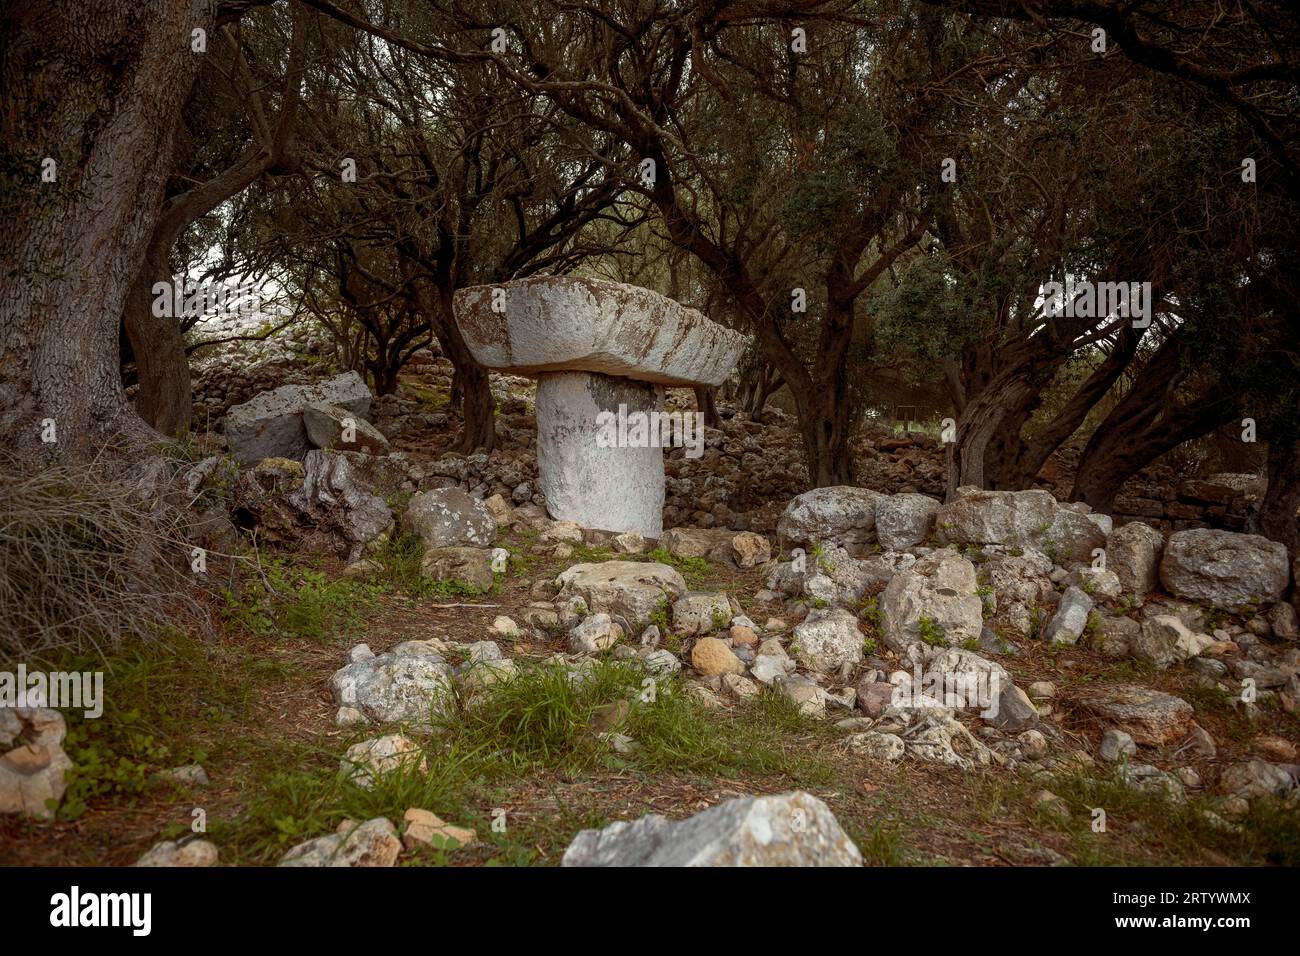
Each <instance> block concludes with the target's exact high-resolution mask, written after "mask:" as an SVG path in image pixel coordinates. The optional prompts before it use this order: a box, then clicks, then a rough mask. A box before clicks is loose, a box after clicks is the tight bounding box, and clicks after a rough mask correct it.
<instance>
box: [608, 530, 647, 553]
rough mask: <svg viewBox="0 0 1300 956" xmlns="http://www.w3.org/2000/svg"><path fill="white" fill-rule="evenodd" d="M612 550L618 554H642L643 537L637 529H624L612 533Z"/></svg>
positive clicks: (644, 544)
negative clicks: (619, 532)
mask: <svg viewBox="0 0 1300 956" xmlns="http://www.w3.org/2000/svg"><path fill="white" fill-rule="evenodd" d="M613 544H614V551H615V552H616V553H618V554H642V553H644V552H645V550H646V541H645V537H644V536H642V535H641V534H640V533H639V532H637V531H624V532H623V533H622V534H616V535H614V540H613Z"/></svg>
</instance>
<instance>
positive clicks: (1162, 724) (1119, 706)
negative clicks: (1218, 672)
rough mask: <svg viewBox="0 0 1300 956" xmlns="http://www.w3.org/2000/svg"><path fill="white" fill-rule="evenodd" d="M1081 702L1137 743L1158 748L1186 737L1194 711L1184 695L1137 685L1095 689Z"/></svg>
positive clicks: (1116, 685) (1119, 685)
mask: <svg viewBox="0 0 1300 956" xmlns="http://www.w3.org/2000/svg"><path fill="white" fill-rule="evenodd" d="M1079 703H1080V704H1081V705H1082V706H1083V707H1084V708H1085V709H1086V710H1089V711H1091V712H1092V713H1094V714H1095V715H1097V716H1098V717H1100V718H1101V719H1102V720H1105V721H1108V722H1110V723H1113V724H1116V725H1117V726H1118V727H1121V728H1123V729H1124V730H1126V731H1128V733H1129V734H1130V735H1131V736H1132V738H1133V739H1134V740H1135V741H1136V742H1137V743H1140V744H1147V745H1150V746H1156V747H1159V746H1163V745H1164V744H1170V743H1174V742H1175V741H1177V740H1181V739H1183V738H1184V737H1185V736H1186V735H1187V733H1188V731H1189V730H1190V729H1191V726H1192V718H1193V716H1194V713H1195V712H1194V711H1193V709H1192V705H1191V704H1189V703H1187V701H1185V700H1183V699H1182V698H1181V697H1175V696H1173V695H1172V694H1165V693H1162V692H1161V691H1158V690H1152V689H1151V688H1149V687H1141V686H1138V685H1137V684H1114V685H1112V686H1110V687H1101V688H1095V689H1093V690H1091V691H1090V692H1089V693H1088V696H1087V697H1083V698H1081V699H1080V701H1079Z"/></svg>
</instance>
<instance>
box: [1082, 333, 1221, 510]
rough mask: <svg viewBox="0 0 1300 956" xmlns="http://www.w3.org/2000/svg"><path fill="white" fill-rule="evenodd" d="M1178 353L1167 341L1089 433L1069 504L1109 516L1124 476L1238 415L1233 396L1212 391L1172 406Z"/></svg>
mask: <svg viewBox="0 0 1300 956" xmlns="http://www.w3.org/2000/svg"><path fill="white" fill-rule="evenodd" d="M1178 351H1179V350H1178V349H1177V348H1176V347H1172V346H1171V345H1170V344H1169V343H1166V345H1165V346H1162V348H1161V350H1160V353H1159V354H1157V356H1156V357H1155V358H1153V359H1152V360H1151V362H1149V363H1148V364H1147V367H1146V368H1145V369H1143V372H1142V374H1141V376H1140V377H1139V378H1138V381H1137V382H1135V383H1134V385H1133V388H1131V389H1129V391H1128V394H1126V395H1125V396H1124V398H1123V399H1122V400H1121V401H1120V403H1119V404H1118V405H1116V406H1115V408H1114V409H1112V410H1111V413H1110V414H1109V415H1107V416H1106V419H1105V420H1104V421H1103V422H1102V423H1101V424H1100V425H1099V426H1098V427H1097V430H1096V431H1095V432H1093V435H1092V438H1091V439H1090V440H1089V441H1088V444H1087V447H1085V448H1084V450H1083V457H1082V458H1081V459H1080V461H1079V468H1078V471H1076V472H1075V477H1074V491H1073V495H1072V500H1074V501H1084V502H1087V503H1088V504H1090V505H1092V507H1093V509H1094V510H1095V511H1100V512H1102V513H1103V514H1109V513H1110V511H1111V510H1112V508H1113V506H1114V504H1115V497H1116V495H1118V494H1119V491H1120V489H1121V488H1122V487H1123V486H1124V483H1125V482H1126V481H1128V479H1129V478H1131V477H1133V475H1135V474H1137V473H1138V472H1139V471H1140V470H1142V469H1143V468H1145V467H1146V466H1147V465H1149V464H1151V463H1152V462H1153V461H1155V460H1156V459H1157V458H1159V457H1160V456H1161V455H1163V454H1165V453H1166V452H1168V451H1170V450H1171V449H1173V448H1176V447H1177V446H1179V445H1181V444H1182V443H1183V442H1186V441H1191V440H1192V439H1194V438H1200V437H1201V436H1202V435H1207V434H1209V433H1210V432H1212V431H1214V429H1216V428H1218V427H1219V426H1221V425H1223V424H1225V423H1226V422H1228V421H1230V420H1231V419H1232V418H1233V417H1234V416H1235V415H1237V414H1238V411H1239V409H1238V404H1239V403H1238V397H1237V396H1236V395H1233V394H1221V393H1218V392H1216V393H1214V394H1212V395H1207V396H1202V397H1200V398H1199V399H1198V400H1196V401H1194V402H1192V403H1191V404H1188V405H1175V404H1173V398H1172V392H1173V390H1174V389H1175V388H1176V384H1175V383H1174V382H1173V380H1172V378H1171V375H1172V371H1171V365H1172V366H1175V367H1176V365H1177V362H1178Z"/></svg>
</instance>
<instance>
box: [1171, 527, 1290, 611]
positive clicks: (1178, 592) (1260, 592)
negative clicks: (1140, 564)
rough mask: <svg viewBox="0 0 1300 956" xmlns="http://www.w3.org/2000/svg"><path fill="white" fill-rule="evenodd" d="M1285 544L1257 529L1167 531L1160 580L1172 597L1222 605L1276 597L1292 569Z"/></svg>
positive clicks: (1235, 606)
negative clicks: (1244, 531)
mask: <svg viewBox="0 0 1300 956" xmlns="http://www.w3.org/2000/svg"><path fill="white" fill-rule="evenodd" d="M1288 564H1289V559H1288V556H1287V550H1286V545H1284V544H1282V543H1281V542H1280V541H1270V540H1269V539H1268V538H1265V537H1261V536H1260V535H1257V534H1238V533H1236V532H1235V531H1221V530H1218V529H1215V528H1192V529H1189V530H1187V531H1176V532H1174V533H1173V534H1171V535H1170V536H1169V543H1168V544H1166V545H1165V554H1164V558H1163V560H1161V562H1160V580H1161V582H1162V583H1163V584H1164V586H1165V589H1166V590H1167V591H1169V593H1170V594H1173V595H1174V596H1176V597H1180V598H1184V599H1185V600H1188V601H1194V602H1196V603H1198V604H1210V605H1213V606H1214V607H1217V608H1219V609H1220V610H1224V611H1233V612H1236V611H1240V610H1241V609H1242V608H1244V607H1246V606H1248V605H1253V606H1254V607H1255V608H1256V609H1258V608H1259V607H1261V606H1263V605H1267V604H1272V603H1274V602H1275V601H1278V600H1279V599H1281V597H1282V595H1283V594H1284V593H1285V592H1286V587H1287V582H1288V581H1289V579H1290V575H1291V569H1290V567H1289V566H1288Z"/></svg>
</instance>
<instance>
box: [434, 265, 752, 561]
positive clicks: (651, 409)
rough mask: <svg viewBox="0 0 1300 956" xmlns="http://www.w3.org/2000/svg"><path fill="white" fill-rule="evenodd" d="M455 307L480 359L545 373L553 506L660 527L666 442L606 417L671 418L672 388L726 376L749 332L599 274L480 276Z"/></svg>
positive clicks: (540, 441) (567, 514)
mask: <svg viewBox="0 0 1300 956" xmlns="http://www.w3.org/2000/svg"><path fill="white" fill-rule="evenodd" d="M455 310H456V322H457V324H458V325H459V326H460V331H461V334H462V335H463V336H464V338H465V343H466V344H467V345H468V346H469V350H470V352H471V353H473V355H474V358H475V359H477V360H478V362H479V363H480V364H482V365H484V366H486V367H487V368H490V369H496V370H497V371H501V372H511V373H514V374H516V375H527V376H531V377H535V378H536V379H537V468H538V472H539V474H540V480H541V486H542V493H543V494H544V495H545V496H546V508H547V511H549V512H550V515H551V517H552V518H555V519H557V520H569V521H576V522H577V523H578V524H580V525H582V526H583V527H584V528H600V529H603V530H606V531H620V532H621V531H638V532H640V533H641V534H643V535H645V536H646V537H650V538H657V537H659V535H660V533H661V532H662V531H663V507H664V456H663V447H662V446H663V442H661V441H659V440H658V436H657V435H656V436H654V440H648V439H649V438H650V436H648V435H646V434H645V433H644V431H642V432H641V433H640V434H634V436H633V440H627V441H622V440H620V441H618V442H610V441H609V430H608V422H609V421H610V420H611V416H616V417H617V418H618V420H619V421H625V420H626V419H627V418H631V417H634V416H635V417H639V418H641V420H643V421H650V422H655V423H658V422H660V421H662V420H663V419H661V416H660V413H662V411H663V400H664V388H665V387H667V386H687V387H690V386H696V385H720V384H722V382H723V380H724V379H726V377H727V375H728V374H730V372H731V370H732V368H733V367H734V366H735V364H736V362H737V360H738V359H739V358H740V355H741V353H742V352H743V351H744V350H745V347H746V346H747V344H748V341H749V339H748V337H747V336H745V335H742V334H741V333H739V332H735V331H733V330H731V329H728V328H725V327H724V326H721V325H718V324H717V323H716V322H711V321H709V320H708V319H706V318H705V317H704V316H703V315H702V314H701V313H700V312H698V311H696V310H695V309H688V308H686V307H685V306H683V305H681V304H679V303H677V302H674V301H673V300H672V299H669V298H666V297H664V296H662V295H659V294H658V293H656V292H651V291H650V290H649V289H642V288H639V287H637V286H631V285H623V284H622V283H619V282H605V281H600V280H595V279H578V278H569V277H553V276H543V277H538V278H532V279H519V280H516V281H513V282H506V283H503V284H501V285H494V286H472V287H470V288H467V289H461V290H460V291H459V292H457V293H456V299H455ZM638 413H642V415H638ZM619 434H620V438H624V437H626V432H625V431H624V430H623V429H620V431H619ZM611 446H612V447H611Z"/></svg>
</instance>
